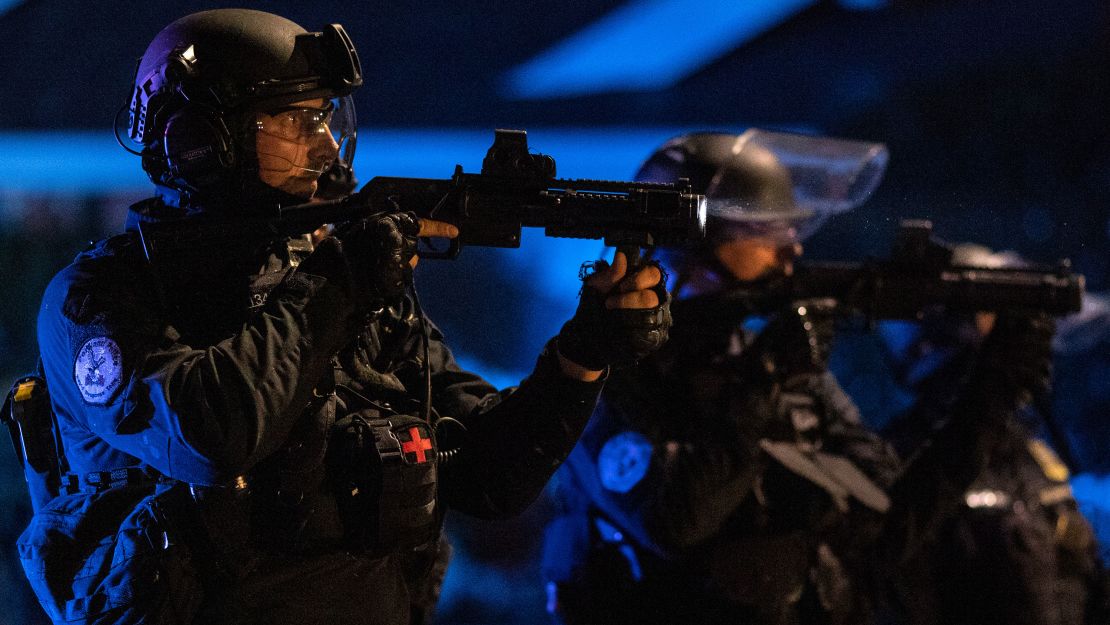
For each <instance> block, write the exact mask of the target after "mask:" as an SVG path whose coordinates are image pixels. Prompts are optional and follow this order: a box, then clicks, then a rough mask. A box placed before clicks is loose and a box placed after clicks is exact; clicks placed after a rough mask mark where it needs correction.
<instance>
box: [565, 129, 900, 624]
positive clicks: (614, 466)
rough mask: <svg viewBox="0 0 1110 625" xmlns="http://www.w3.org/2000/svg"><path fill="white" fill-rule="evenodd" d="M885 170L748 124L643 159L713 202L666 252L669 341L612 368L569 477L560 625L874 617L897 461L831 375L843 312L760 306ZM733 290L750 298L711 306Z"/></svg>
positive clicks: (687, 139) (868, 154) (858, 149)
mask: <svg viewBox="0 0 1110 625" xmlns="http://www.w3.org/2000/svg"><path fill="white" fill-rule="evenodd" d="M885 162H886V152H885V150H884V149H883V148H882V146H879V145H875V144H863V143H855V142H843V141H836V140H828V139H819V138H818V139H813V138H808V137H802V136H792V135H782V134H777V133H766V132H763V131H759V130H751V131H748V132H747V133H745V134H743V135H739V136H737V135H730V134H717V133H697V134H690V135H684V136H680V137H677V138H675V139H672V140H670V141H668V142H666V143H664V144H663V145H662V146H661V147H660V148H659V149H658V150H657V151H656V152H655V153H654V154H653V155H652V156H651V157H650V158H648V160H647V161H646V162H645V163H644V164H643V166H642V167H641V169H640V172H639V174H638V175H637V177H638V179H640V180H649V181H659V182H674V181H676V180H677V179H679V178H688V179H690V181H691V183H692V185H693V187H694V189H695V190H696V191H704V192H705V193H706V196H707V198H708V200H709V205H710V217H711V219H710V222H709V231H708V236H707V241H706V243H705V244H704V245H701V246H698V247H695V248H692V249H687V250H682V251H681V252H680V253H677V254H673V255H668V257H667V260H668V265H669V266H670V267H671V268H672V270H673V271H674V272H675V274H676V275H675V278H674V285H673V287H672V292H673V293H675V294H676V295H677V297H679V298H682V299H680V300H678V301H676V303H675V306H674V321H675V325H674V328H673V330H672V339H671V342H670V343H668V345H667V346H666V347H664V349H663V350H661V351H660V352H659V353H657V354H655V355H654V356H653V357H652V358H650V359H649V360H647V361H645V362H644V363H642V364H641V366H639V367H638V368H636V369H635V370H632V371H628V372H621V373H618V374H614V376H613V378H612V379H611V381H610V384H609V385H608V387H607V389H606V393H605V394H604V396H603V399H602V402H601V404H600V405H599V408H598V411H597V413H596V414H595V416H594V418H593V420H591V421H590V423H589V425H588V427H587V430H586V432H585V434H584V435H583V438H582V441H581V442H580V443H579V445H578V446H577V447H576V448H575V449H574V451H573V452H572V453H571V456H570V458H569V459H568V461H567V464H566V467H565V468H564V470H563V472H562V473H560V482H559V486H560V489H559V491H560V493H561V495H562V496H563V503H564V508H565V509H564V512H563V514H562V515H561V516H560V517H558V518H557V519H556V520H555V521H554V522H553V523H552V524H551V526H550V527H549V530H548V533H547V537H546V545H545V563H544V569H545V574H546V576H547V579H548V580H549V581H550V583H549V584H548V589H549V593H550V602H549V606H548V607H549V610H550V611H552V612H554V613H555V614H557V615H558V617H559V618H560V619H562V620H563V621H564V622H567V623H678V622H691V623H692V622H697V623H736V622H747V623H769V624H770V623H774V624H792V623H864V622H867V621H868V620H869V618H870V615H871V613H872V609H873V606H872V599H871V597H872V596H873V595H874V594H875V592H874V584H873V583H872V579H871V578H872V576H873V575H874V570H875V562H874V561H873V559H872V555H873V551H872V550H873V546H874V540H875V538H876V536H877V534H878V530H879V527H880V522H881V519H882V514H883V513H884V512H886V511H887V509H888V507H889V505H890V502H889V500H888V498H887V496H886V494H885V493H884V489H885V487H887V486H888V485H889V484H890V482H891V481H892V480H893V478H894V476H895V473H896V471H897V462H896V458H895V456H894V454H893V452H892V451H891V450H890V449H889V448H888V446H887V445H886V444H885V443H883V442H882V441H881V440H880V439H879V438H878V437H877V436H875V435H874V434H872V433H870V432H869V431H867V430H866V429H865V428H864V427H863V426H862V425H861V424H860V422H859V415H858V412H857V410H856V408H855V406H854V405H853V404H852V402H851V400H850V399H849V398H848V397H847V396H846V395H845V394H844V393H843V392H842V391H841V390H840V387H839V386H838V385H837V383H836V381H835V380H834V379H833V377H832V376H831V375H830V374H829V373H828V372H827V371H826V370H825V356H826V354H827V352H828V346H829V345H828V342H829V339H830V338H831V328H830V323H831V317H830V315H831V313H832V310H831V308H832V304H830V303H829V302H824V301H809V302H791V303H789V305H787V306H786V307H785V308H777V307H776V309H775V310H772V311H763V310H760V307H759V306H758V305H757V302H758V301H759V298H760V296H761V295H763V294H764V293H767V292H770V291H773V290H774V288H775V285H776V284H777V283H780V282H781V281H783V280H785V279H787V278H788V277H789V276H790V275H791V273H792V271H793V261H794V259H795V257H796V256H797V255H798V254H800V252H801V245H800V241H801V239H802V238H804V237H805V236H806V235H808V234H809V233H811V232H813V230H815V229H816V227H817V226H819V225H820V223H821V222H822V221H823V220H824V219H825V218H826V217H828V216H829V215H830V214H832V213H833V212H836V211H840V210H846V209H848V208H850V207H852V206H854V205H856V204H858V203H859V202H861V201H862V200H863V199H865V198H866V197H867V196H868V195H869V193H870V192H871V190H872V189H873V188H874V186H875V185H876V184H877V182H878V180H879V178H880V177H881V174H882V170H883V167H884V166H885ZM791 164H793V165H795V167H793V168H791V167H790V165H791ZM737 290H741V291H744V292H747V293H749V294H750V295H751V299H750V301H749V304H750V305H748V306H746V305H745V303H744V300H743V298H735V297H734V298H732V300H733V301H736V302H737V303H736V305H735V306H733V307H731V308H730V309H729V310H727V312H726V314H724V315H720V314H717V313H719V312H720V311H721V309H722V307H721V306H714V304H719V301H718V300H719V299H720V298H721V297H723V295H724V294H725V293H731V294H732V295H735V294H736V292H737ZM762 312H771V314H770V315H769V316H764V315H762V314H759V313H762Z"/></svg>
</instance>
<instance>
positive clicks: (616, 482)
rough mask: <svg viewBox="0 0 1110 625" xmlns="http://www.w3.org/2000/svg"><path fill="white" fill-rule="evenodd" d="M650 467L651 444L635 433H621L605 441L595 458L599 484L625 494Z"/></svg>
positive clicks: (644, 437)
mask: <svg viewBox="0 0 1110 625" xmlns="http://www.w3.org/2000/svg"><path fill="white" fill-rule="evenodd" d="M650 466H651V441H649V440H648V439H647V437H646V436H644V435H643V434H640V433H639V432H621V433H620V434H617V435H616V436H614V437H613V438H610V439H609V440H607V441H605V445H603V446H602V447H601V453H600V454H599V455H598V458H597V471H598V476H599V477H600V478H601V485H602V486H604V487H605V488H607V489H608V490H611V491H613V492H616V493H627V492H628V491H630V490H632V487H633V486H635V485H636V484H639V483H640V480H642V479H644V476H645V475H647V472H648V468H649V467H650Z"/></svg>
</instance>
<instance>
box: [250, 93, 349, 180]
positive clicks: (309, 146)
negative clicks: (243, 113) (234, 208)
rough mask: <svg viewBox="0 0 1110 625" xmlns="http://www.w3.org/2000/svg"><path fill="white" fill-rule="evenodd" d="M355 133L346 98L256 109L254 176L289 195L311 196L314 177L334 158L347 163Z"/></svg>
mask: <svg viewBox="0 0 1110 625" xmlns="http://www.w3.org/2000/svg"><path fill="white" fill-rule="evenodd" d="M356 136H357V128H356V125H355V111H354V102H353V101H352V100H351V98H350V96H344V97H341V98H332V99H330V100H325V99H323V98H320V99H316V100H306V101H302V102H295V103H293V104H289V105H287V106H281V107H277V108H274V109H268V110H265V111H262V112H259V113H258V114H257V116H256V121H255V146H256V148H257V158H258V175H259V178H261V179H262V181H263V182H265V183H266V184H268V185H270V186H272V187H276V188H278V189H281V190H283V191H286V192H288V193H291V194H293V195H300V196H304V197H311V195H312V193H314V192H315V189H316V184H315V182H316V180H317V179H318V178H319V177H320V176H321V175H322V174H323V173H324V172H326V171H327V170H328V168H329V167H331V166H332V164H333V163H334V162H335V161H336V159H337V158H342V159H343V160H344V161H345V162H347V163H350V162H352V161H353V159H354V152H355V143H356Z"/></svg>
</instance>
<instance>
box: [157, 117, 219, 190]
mask: <svg viewBox="0 0 1110 625" xmlns="http://www.w3.org/2000/svg"><path fill="white" fill-rule="evenodd" d="M163 147H164V149H165V155H166V165H167V167H168V169H169V174H170V176H171V177H172V178H174V179H175V180H177V181H179V182H182V183H184V184H186V185H188V186H190V187H194V188H195V187H204V186H208V185H210V184H213V183H215V182H217V181H218V180H219V179H221V178H222V177H224V176H225V175H226V174H227V173H228V172H229V171H230V170H232V169H233V168H234V167H235V150H234V146H233V143H232V137H231V133H230V132H228V130H227V125H226V124H225V123H224V121H223V119H222V118H221V116H220V115H219V114H218V113H217V112H216V111H214V110H211V109H209V108H207V107H203V106H200V105H197V104H194V103H187V104H185V105H184V106H182V107H181V109H180V110H178V111H177V112H175V113H174V114H173V115H171V116H170V118H169V119H168V120H166V130H165V133H164V139H163Z"/></svg>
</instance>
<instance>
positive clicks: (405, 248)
mask: <svg viewBox="0 0 1110 625" xmlns="http://www.w3.org/2000/svg"><path fill="white" fill-rule="evenodd" d="M419 233H420V223H419V220H417V218H416V215H414V214H412V213H390V214H388V215H384V216H380V217H373V218H368V219H360V220H358V221H354V222H351V223H349V224H346V225H343V226H341V227H339V228H338V229H337V230H336V232H335V237H336V238H337V239H338V240H339V241H340V242H341V243H342V250H343V256H344V258H346V259H347V266H348V267H349V268H350V272H351V283H352V284H351V286H352V290H353V291H354V294H355V299H356V300H357V301H358V303H359V304H360V305H362V306H364V307H366V308H368V309H370V310H375V309H379V308H383V307H385V306H389V305H391V304H394V303H397V302H398V301H400V299H401V296H402V295H403V294H404V293H405V287H406V285H407V281H408V272H409V271H410V270H411V266H410V265H409V262H410V261H411V259H412V258H413V257H414V256H415V255H416V238H417V236H418V235H419Z"/></svg>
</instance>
